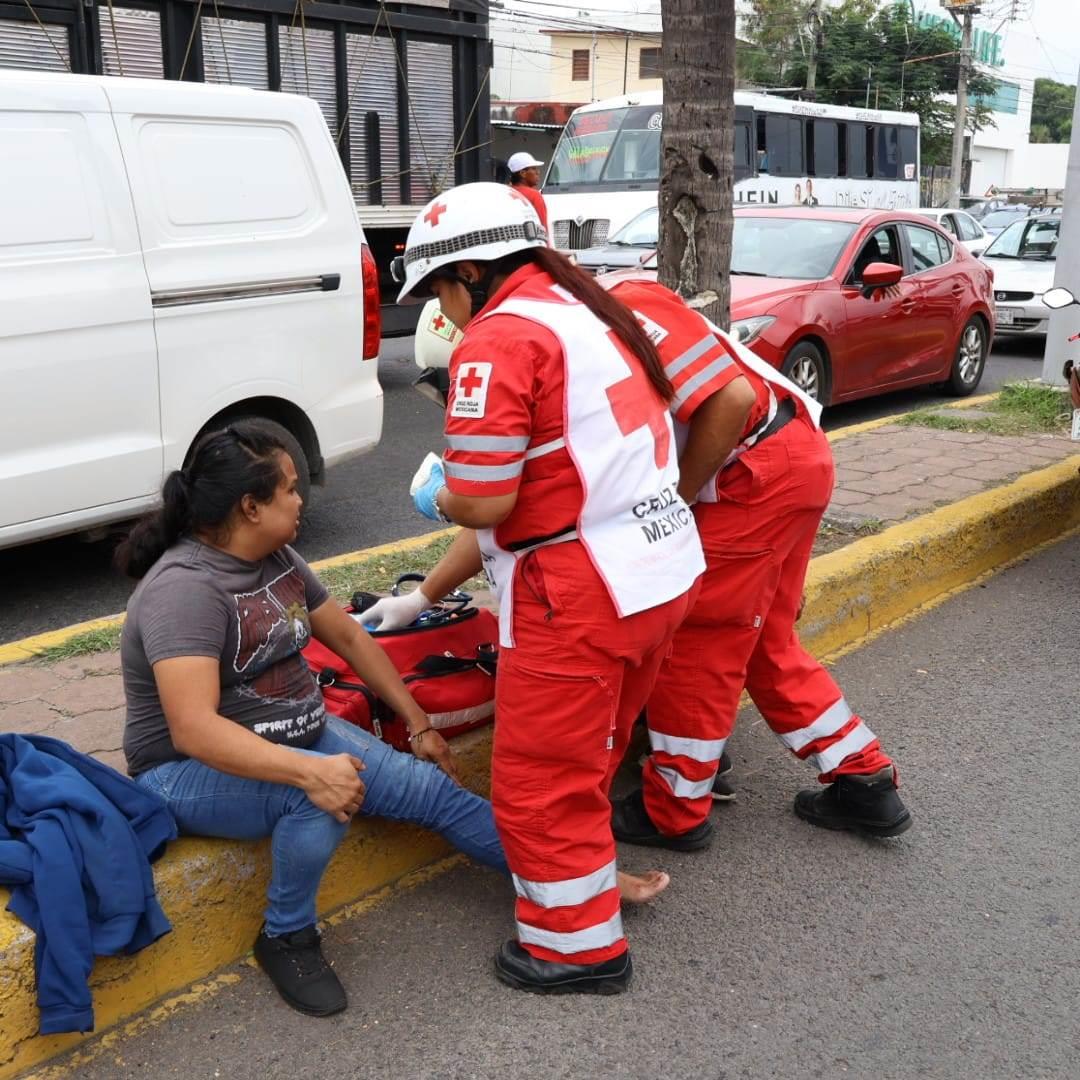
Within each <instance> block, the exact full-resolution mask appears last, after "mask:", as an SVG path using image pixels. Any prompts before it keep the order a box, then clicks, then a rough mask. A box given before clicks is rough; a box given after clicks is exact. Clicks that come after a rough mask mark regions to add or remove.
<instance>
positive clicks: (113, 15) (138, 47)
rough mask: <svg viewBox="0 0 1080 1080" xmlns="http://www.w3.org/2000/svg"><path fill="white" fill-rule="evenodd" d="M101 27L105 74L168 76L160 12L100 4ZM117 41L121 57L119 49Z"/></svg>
mask: <svg viewBox="0 0 1080 1080" xmlns="http://www.w3.org/2000/svg"><path fill="white" fill-rule="evenodd" d="M114 27H115V31H116V32H115V34H114V33H113V30H114ZM98 28H99V30H100V31H101V60H102V66H103V67H104V69H105V74H106V75H128V76H134V77H135V78H138V79H164V78H165V60H164V58H163V56H162V52H161V15H160V14H159V13H158V12H156V11H139V10H136V9H135V8H121V7H114V8H112V10H110V9H109V8H108V7H106V6H102V7H99V8H98ZM118 43H119V46H120V54H119V57H118V56H117V52H116V46H117V44H118Z"/></svg>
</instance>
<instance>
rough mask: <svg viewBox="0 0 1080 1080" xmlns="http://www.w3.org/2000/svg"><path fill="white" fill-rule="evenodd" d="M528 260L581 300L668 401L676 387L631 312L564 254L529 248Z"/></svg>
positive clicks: (657, 353) (546, 249) (550, 250)
mask: <svg viewBox="0 0 1080 1080" xmlns="http://www.w3.org/2000/svg"><path fill="white" fill-rule="evenodd" d="M528 254H529V255H531V256H532V258H531V259H530V260H529V261H531V262H534V263H535V264H536V265H537V266H539V267H540V269H541V270H543V271H544V272H545V273H546V274H547V275H548V276H549V277H550V278H552V280H554V282H555V284H556V285H560V286H562V288H564V289H565V290H566V291H567V292H568V293H570V295H571V296H573V297H574V299H575V300H580V301H581V303H583V304H584V305H585V306H586V307H587V308H588V309H589V310H590V311H591V312H592V313H593V314H594V315H595V316H596V317H597V318H598V319H599V320H600V321H601V322H603V323H606V324H607V325H608V326H610V327H611V329H612V330H614V331H615V333H616V334H617V335H618V337H619V339H620V340H621V341H622V343H623V344H624V345H625V346H626V347H627V348H628V349H629V350H630V351H631V352H632V353H633V354H634V355H635V356H636V357H637V358H638V359H639V360H640V361H641V362H642V363H643V364H644V365H645V372H646V374H647V375H648V376H649V382H651V383H652V384H653V387H654V388H655V390H656V392H657V393H658V394H659V395H660V397H661V398H663V399H664V401H671V399H672V398H673V397H674V396H675V388H674V387H673V386H672V385H671V380H670V379H669V378H668V377H667V373H666V372H665V371H664V364H663V362H662V361H661V359H660V354H659V352H657V350H656V346H655V345H654V344H653V343H652V339H651V338H650V337H649V335H648V334H646V333H645V330H644V328H643V327H642V325H641V323H639V322H638V321H637V319H636V318H635V317H634V313H633V312H632V311H631V310H630V309H629V308H628V307H627V306H626V305H625V304H622V303H620V302H619V301H618V300H616V299H615V297H614V296H612V295H611V294H610V293H609V292H608V291H607V290H606V289H605V288H603V286H601V285H598V284H597V283H596V279H595V278H592V277H590V276H589V275H588V274H586V273H585V271H584V270H581V269H579V268H578V267H576V266H575V265H574V264H573V263H572V262H571V261H570V260H569V259H568V258H566V256H565V255H560V254H559V253H558V252H557V251H553V250H552V249H551V248H547V247H537V248H529V249H528Z"/></svg>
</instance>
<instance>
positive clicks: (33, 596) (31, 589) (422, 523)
mask: <svg viewBox="0 0 1080 1080" xmlns="http://www.w3.org/2000/svg"><path fill="white" fill-rule="evenodd" d="M1042 354H1043V343H1042V340H1041V339H1035V340H1031V339H1028V340H1022V341H1020V342H1013V343H1009V342H1007V341H1002V342H999V343H998V345H997V347H996V348H995V349H994V351H993V353H992V354H991V357H990V361H989V363H988V365H987V369H986V374H985V375H984V376H983V381H982V384H981V386H980V390H981V391H983V392H985V391H989V390H994V389H997V388H998V387H1000V386H1001V384H1002V383H1004V382H1008V381H1010V380H1013V379H1023V378H1033V377H1035V376H1038V375H1040V374H1041V373H1042V368H1041V363H1042ZM416 374H417V371H416V367H415V365H414V364H413V362H412V338H394V339H391V340H389V341H387V342H386V343H385V347H384V350H383V356H382V359H381V360H380V362H379V377H380V379H381V380H382V384H383V387H384V389H385V392H386V411H385V422H384V427H383V438H382V442H381V443H380V444H379V446H378V447H377V448H376V450H374V451H373V452H372V453H370V454H368V455H366V456H364V457H361V458H356V459H354V460H353V461H350V462H346V463H345V464H343V465H340V466H337V467H336V468H334V469H331V470H330V472H329V476H328V482H327V485H326V486H325V487H324V488H322V489H317V490H316V492H315V497H314V499H313V500H312V502H313V505H312V506H311V507H310V508H309V510H308V512H307V513H306V515H305V523H304V532H303V535H302V537H301V539H300V542H299V543H298V544H297V547H298V548H299V550H300V552H301V554H303V555H304V557H305V558H307V559H319V558H324V557H326V556H329V555H338V554H341V553H342V552H346V551H355V550H357V549H359V548H365V547H370V546H371V545H373V544H381V543H386V542H388V541H391V540H397V539H400V538H401V537H404V536H413V535H416V534H418V533H423V532H428V531H430V530H431V529H432V528H433V526H432V524H431V523H430V522H428V521H426V520H425V519H424V518H422V517H420V516H419V515H418V514H417V513H416V512H415V511H414V510H413V508H412V503H411V502H410V500H409V497H408V494H407V491H408V484H409V480H410V478H411V477H412V474H413V472H414V471H415V470H416V466H417V465H418V464H419V462H420V459H421V458H422V457H423V456H424V454H425V453H427V451H429V450H436V451H437V450H439V449H440V448H441V446H442V439H441V435H440V432H441V427H440V424H441V417H440V414H439V410H438V409H437V408H436V407H435V406H434V405H433V404H431V403H430V402H429V401H428V400H427V399H425V398H422V397H421V396H420V395H419V394H417V393H416V392H415V391H414V390H412V388H411V386H410V383H411V381H412V379H413V378H415V376H416ZM946 400H952V399H951V398H946V397H943V396H937V395H934V394H932V393H929V392H927V391H925V390H917V391H906V392H904V393H899V394H890V395H888V396H886V397H881V398H871V399H870V400H868V401H860V402H855V403H853V404H851V405H841V406H838V407H836V408H834V409H830V410H829V411H828V412H827V413H826V414H825V425H826V427H827V428H837V427H844V426H845V425H848V424H857V423H861V422H862V421H864V420H871V419H874V418H876V417H879V416H889V415H891V414H895V413H899V412H907V411H909V410H911V409H917V408H923V407H925V406H926V405H927V404H929V403H932V402H934V401H946ZM115 542H116V540H115V537H114V538H112V539H110V540H105V541H102V542H99V543H93V544H88V543H84V542H83V541H81V540H78V539H75V538H71V537H67V538H64V539H60V540H50V541H46V542H43V543H38V544H29V545H26V546H24V547H20V548H12V549H8V550H3V551H0V582H3V591H2V594H0V644H2V643H4V642H7V641H16V640H18V639H19V638H23V637H27V636H28V635H30V634H37V633H41V632H43V631H45V630H55V629H58V628H59V627H63V626H68V625H70V624H71V623H75V622H81V621H83V620H84V619H93V618H98V617H100V616H103V615H112V614H114V613H115V612H118V611H122V610H123V609H124V606H125V605H126V603H127V598H128V595H129V594H130V591H131V584H130V583H129V582H128V581H126V580H125V579H124V578H123V577H122V576H121V575H120V574H118V573H117V572H116V571H115V570H113V569H112V568H111V565H110V559H111V555H112V549H113V547H114V546H115Z"/></svg>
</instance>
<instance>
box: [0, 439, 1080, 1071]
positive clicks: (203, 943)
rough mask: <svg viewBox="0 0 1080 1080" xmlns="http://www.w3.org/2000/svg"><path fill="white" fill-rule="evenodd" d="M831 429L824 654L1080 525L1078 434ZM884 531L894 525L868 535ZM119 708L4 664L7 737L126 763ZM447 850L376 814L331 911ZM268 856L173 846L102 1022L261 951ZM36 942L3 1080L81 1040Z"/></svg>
mask: <svg viewBox="0 0 1080 1080" xmlns="http://www.w3.org/2000/svg"><path fill="white" fill-rule="evenodd" d="M830 439H831V441H832V443H833V449H834V453H835V456H836V462H837V486H836V491H835V493H834V496H833V500H832V504H831V506H830V509H829V513H828V516H827V521H831V522H834V523H837V525H838V526H839V527H840V528H839V530H838V531H839V532H840V533H841V535H840V536H839V538H837V537H835V536H834V537H833V538H832V540H831V541H830V542H829V543H828V544H826V545H824V546H823V547H822V550H829V549H835V548H836V546H837V543H838V542H840V543H841V544H842V543H843V540H844V539H850V540H851V541H852V542H851V543H849V544H847V545H845V546H842V547H841V548H840V549H839V550H831V552H830V553H829V554H825V555H822V556H821V557H819V558H817V559H815V560H814V565H813V566H812V568H811V575H810V580H809V582H808V588H807V593H808V603H807V610H806V614H805V616H804V619H803V624H802V626H801V631H802V634H803V637H804V639H805V640H806V642H807V644H808V647H810V648H811V649H813V650H814V651H815V652H816V653H817V654H819V655H824V654H827V653H833V652H835V651H836V650H839V649H846V648H849V647H851V646H852V645H854V644H857V643H858V642H860V641H862V640H865V638H866V637H867V636H868V635H871V634H873V633H875V632H876V631H877V630H879V629H880V628H881V627H882V626H885V625H888V624H890V623H892V622H893V621H894V620H896V619H897V618H902V617H904V616H906V615H908V614H910V613H911V612H912V611H913V610H916V609H917V608H918V607H919V606H920V605H922V604H926V603H933V602H936V600H937V598H939V597H940V596H942V595H944V594H945V593H947V592H948V591H949V590H951V589H954V588H956V587H959V586H963V585H966V584H970V582H971V581H972V580H973V579H975V578H976V577H977V576H978V575H980V574H982V573H985V572H987V571H990V570H993V569H996V568H998V567H1000V566H1001V565H1003V564H1005V563H1006V562H1008V561H1009V560H1010V559H1014V558H1016V557H1017V556H1018V555H1021V554H1023V553H1024V552H1026V551H1027V550H1029V549H1030V548H1032V547H1034V546H1035V545H1037V544H1039V543H1042V542H1043V541H1045V540H1048V539H1052V538H1054V537H1056V536H1059V535H1061V534H1062V533H1063V532H1065V531H1066V530H1068V529H1070V528H1072V527H1075V526H1076V525H1078V524H1080V478H1078V476H1077V469H1076V467H1075V464H1076V463H1075V462H1069V463H1068V464H1067V465H1066V464H1064V462H1065V459H1068V458H1070V457H1072V455H1074V454H1076V453H1077V450H1078V446H1077V444H1074V443H1072V442H1071V441H1069V440H1068V439H1065V438H1059V437H1052V436H1025V437H1007V438H1006V437H1001V436H993V435H985V434H974V433H965V432H954V431H941V430H935V429H930V428H922V427H906V426H901V425H897V424H893V423H884V424H881V423H876V422H872V423H871V424H869V425H865V426H864V427H863V428H862V429H854V430H848V431H844V430H841V431H840V432H836V433H833V435H832V436H830ZM1018 478H1019V479H1018ZM897 523H899V524H897ZM886 525H894V526H895V527H891V528H887V529H886V530H885V531H883V532H881V533H880V535H870V536H867V537H866V538H865V539H858V537H859V536H860V535H861V534H863V533H874V532H876V531H878V530H880V529H881V528H882V527H883V526H886ZM845 529H846V530H847V532H846V533H845V531H844V530H845ZM123 717H124V710H123V692H122V686H121V680H120V674H119V662H118V657H117V655H116V654H115V653H102V654H97V655H93V656H88V657H83V658H78V659H73V660H66V661H63V662H60V663H53V664H42V663H33V662H31V663H21V664H9V665H6V666H0V732H22V733H41V734H48V735H50V736H55V737H57V738H61V739H63V740H65V741H66V742H68V743H70V744H71V745H73V746H75V747H76V748H77V749H79V750H81V751H83V752H85V753H88V754H93V755H94V756H96V757H98V758H99V759H101V760H104V761H106V762H107V763H109V764H110V765H113V766H115V767H117V768H120V769H122V768H123V759H122V754H121V752H120V746H121V740H122V729H123ZM489 747H490V741H489V736H488V734H487V733H480V734H479V736H476V737H473V736H470V737H467V739H466V740H462V745H461V749H462V751H463V756H464V758H465V765H466V772H467V774H468V776H469V778H470V785H471V786H473V787H474V788H475V789H476V790H480V791H483V790H486V785H487V782H488V781H487V773H486V763H487V757H488V753H489ZM443 850H445V849H444V848H443V847H442V846H441V842H439V841H438V840H437V838H435V839H433V838H432V837H430V835H428V834H423V833H421V832H419V831H418V830H405V829H400V828H395V829H391V828H389V827H385V826H381V825H380V824H379V823H377V822H365V823H363V824H362V825H360V826H358V827H357V828H356V829H354V830H353V831H352V833H351V834H350V838H349V840H348V841H347V843H346V844H345V845H343V851H342V852H341V853H340V854H339V857H338V858H336V859H335V861H334V864H333V866H332V872H331V874H330V875H328V885H327V887H326V889H324V892H323V894H321V897H320V899H321V905H320V910H322V911H329V910H333V909H334V908H335V907H340V906H341V905H342V904H344V903H347V902H350V901H352V900H355V899H356V898H357V897H359V896H362V895H365V894H369V893H371V892H373V891H375V890H377V889H379V888H381V887H384V886H386V885H388V884H390V883H391V882H393V881H395V880H396V879H397V878H399V877H401V875H402V874H405V873H407V872H409V871H410V870H413V869H415V868H417V867H419V866H423V865H425V864H426V863H429V862H430V861H431V860H432V859H434V858H436V857H437V856H438V855H439V854H440V853H442V851H443ZM267 861H268V859H267V853H266V851H265V846H264V845H250V844H249V845H241V844H228V843H225V842H222V841H202V840H190V839H189V840H182V841H180V842H178V843H176V844H175V845H173V847H172V848H171V849H170V852H169V853H168V855H167V856H166V858H165V859H163V860H162V862H161V863H160V864H159V865H158V867H157V868H156V871H155V876H156V878H157V881H158V889H159V895H160V897H161V899H162V903H163V905H164V907H165V909H166V912H167V913H168V914H169V915H170V917H171V918H172V919H173V921H174V924H175V927H176V929H175V931H174V933H173V934H172V935H169V936H168V937H167V938H165V939H163V941H162V942H160V943H159V944H157V945H155V946H154V947H153V948H151V949H148V950H145V951H144V953H142V954H139V956H137V957H134V958H117V959H109V960H106V961H102V962H99V964H98V966H97V968H95V973H94V977H93V983H92V984H93V985H94V987H95V1005H96V1008H97V1016H98V1031H99V1032H100V1031H102V1030H104V1029H106V1028H108V1027H110V1026H111V1025H113V1024H115V1023H117V1022H118V1021H120V1020H123V1019H124V1018H126V1017H129V1016H131V1015H133V1014H134V1013H136V1012H138V1011H139V1010H140V1009H143V1008H145V1007H146V1006H147V1005H149V1004H150V1003H152V1002H153V1001H155V1000H158V999H160V998H161V997H162V996H163V995H165V994H167V993H169V992H171V991H174V990H176V989H178V988H180V987H182V986H185V985H187V984H188V983H191V982H193V981H195V980H197V979H200V978H204V977H205V976H207V975H209V974H211V973H212V972H213V971H215V970H216V969H218V968H220V967H221V966H222V965H223V964H225V963H228V962H229V961H231V960H234V959H235V958H236V957H238V956H240V955H242V954H243V953H244V952H245V951H246V950H247V949H249V948H250V943H251V940H252V939H253V937H254V933H255V930H257V927H258V920H259V912H260V909H261V904H262V889H263V888H264V882H265V873H266V866H267ZM225 897H228V898H229V903H228V904H223V903H222V901H223V899H224V898H225ZM3 902H4V901H3V890H0V903H3ZM32 949H33V935H32V934H31V933H30V931H29V930H27V929H26V928H25V927H22V926H21V924H19V923H17V921H16V920H15V919H14V918H13V917H11V916H7V915H0V960H2V961H3V966H4V967H5V968H6V969H7V972H8V975H7V977H6V979H5V978H0V1080H4V1078H6V1077H9V1076H14V1075H16V1074H17V1073H18V1072H20V1071H21V1070H24V1069H26V1068H28V1067H30V1066H32V1065H34V1064H36V1063H39V1062H42V1061H45V1060H47V1059H48V1058H50V1057H52V1056H55V1055H56V1054H58V1053H61V1052H63V1051H64V1050H66V1049H70V1048H71V1047H73V1046H75V1045H77V1043H78V1042H79V1041H80V1039H79V1037H77V1036H61V1037H50V1038H47V1039H42V1038H38V1037H36V1036H35V1031H36V1009H35V1007H34V1003H33V977H32V961H31V957H32Z"/></svg>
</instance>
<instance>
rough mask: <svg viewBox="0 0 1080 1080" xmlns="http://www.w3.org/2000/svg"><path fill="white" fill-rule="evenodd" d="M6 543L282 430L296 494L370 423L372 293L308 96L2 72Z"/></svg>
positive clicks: (144, 499)
mask: <svg viewBox="0 0 1080 1080" xmlns="http://www.w3.org/2000/svg"><path fill="white" fill-rule="evenodd" d="M0 163H2V164H0V417H2V419H3V422H2V423H0V490H2V491H3V493H4V497H3V500H0V547H5V546H8V545H13V544H20V543H26V542H29V541H32V540H37V539H39V538H42V537H46V536H53V535H58V534H60V533H70V532H86V531H92V530H95V529H97V528H99V527H101V526H103V525H106V524H108V523H109V522H113V521H120V520H124V519H127V518H131V517H135V516H137V515H138V514H140V513H142V512H143V511H144V510H146V509H147V508H148V507H150V506H152V505H154V503H155V502H156V501H157V499H158V497H159V492H160V490H161V485H162V481H163V479H164V477H165V476H166V475H167V474H168V473H169V472H171V471H172V470H173V469H178V468H180V467H182V466H183V464H184V462H185V460H186V459H187V457H188V454H189V453H190V451H191V448H192V445H193V443H194V442H195V441H196V440H197V439H198V438H199V436H200V434H202V433H203V432H205V431H207V430H212V429H213V428H215V427H223V426H224V425H225V424H227V423H229V422H230V421H231V420H235V419H238V418H241V417H255V418H259V419H262V420H264V421H268V422H270V423H271V424H273V425H275V427H276V430H277V434H278V435H279V437H280V438H281V439H282V440H283V441H284V442H285V444H286V445H287V446H288V447H289V452H290V454H291V456H292V457H293V458H294V460H295V463H296V470H297V473H298V474H299V476H300V486H301V488H302V490H303V492H304V494H305V495H306V493H307V492H306V488H307V485H308V483H309V482H311V481H314V482H316V483H318V482H320V481H321V480H322V478H323V476H324V475H325V470H326V466H328V465H331V464H333V463H334V462H336V461H341V460H342V459H344V458H347V457H349V456H350V455H353V454H358V453H361V452H362V451H365V450H370V449H371V448H372V447H374V446H375V445H376V443H378V441H379V436H380V433H381V430H382V404H383V403H382V390H381V389H380V387H379V381H378V365H377V357H378V351H379V314H380V312H379V288H378V273H377V270H376V267H375V261H374V259H373V258H372V256H371V252H370V251H369V250H368V247H367V245H366V244H365V242H364V233H363V230H362V229H361V227H360V222H359V221H358V219H357V216H356V208H355V206H354V204H353V199H352V193H351V191H350V190H349V182H348V180H347V179H346V177H345V173H344V170H343V169H342V167H341V159H340V157H339V156H338V152H337V147H336V146H335V144H334V141H333V139H332V138H331V136H330V133H329V131H328V130H327V127H326V121H325V120H324V119H323V117H322V113H321V112H320V110H319V106H318V105H317V104H316V103H315V102H314V101H313V100H311V99H310V98H306V97H297V96H294V95H292V94H279V93H267V92H260V91H255V90H248V89H245V88H240V87H229V86H214V85H210V84H205V85H203V84H201V83H191V82H174V81H166V80H142V79H132V78H126V79H124V78H117V79H109V78H96V77H93V76H83V75H69V74H66V73H65V74H44V73H31V72H23V71H0Z"/></svg>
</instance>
